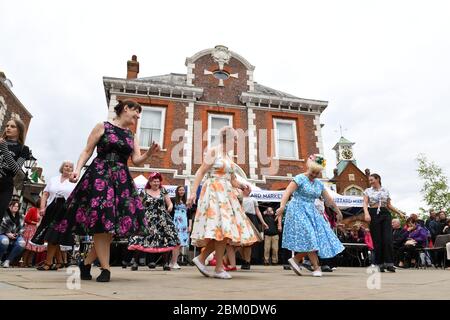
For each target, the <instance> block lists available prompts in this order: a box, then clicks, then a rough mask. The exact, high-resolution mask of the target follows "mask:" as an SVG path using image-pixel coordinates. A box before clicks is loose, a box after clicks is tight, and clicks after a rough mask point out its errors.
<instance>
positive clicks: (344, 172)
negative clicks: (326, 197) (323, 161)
mask: <svg viewBox="0 0 450 320" xmlns="http://www.w3.org/2000/svg"><path fill="white" fill-rule="evenodd" d="M354 144H355V143H354V142H350V141H349V140H347V139H345V138H344V137H341V138H340V139H339V141H338V142H337V143H336V145H335V146H334V147H333V150H334V151H335V152H336V163H337V165H336V169H334V176H333V178H332V179H331V180H330V182H332V183H334V184H335V185H336V192H337V193H339V194H342V195H347V196H362V194H363V192H364V190H365V189H366V188H368V187H369V175H370V170H369V169H366V170H365V171H364V172H362V171H361V170H360V169H359V168H358V166H357V164H356V159H355V157H354V154H353V145H354Z"/></svg>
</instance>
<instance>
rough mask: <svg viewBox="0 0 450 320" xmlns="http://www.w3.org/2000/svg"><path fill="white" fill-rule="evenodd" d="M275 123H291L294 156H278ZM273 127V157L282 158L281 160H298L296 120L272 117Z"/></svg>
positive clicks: (276, 127)
mask: <svg viewBox="0 0 450 320" xmlns="http://www.w3.org/2000/svg"><path fill="white" fill-rule="evenodd" d="M277 123H289V124H291V125H292V128H293V130H294V138H295V150H294V157H280V156H279V152H278V151H279V150H278V126H277ZM273 128H274V131H275V132H274V133H275V141H274V144H275V158H277V159H282V160H299V157H298V137H297V121H295V120H294V119H280V118H273Z"/></svg>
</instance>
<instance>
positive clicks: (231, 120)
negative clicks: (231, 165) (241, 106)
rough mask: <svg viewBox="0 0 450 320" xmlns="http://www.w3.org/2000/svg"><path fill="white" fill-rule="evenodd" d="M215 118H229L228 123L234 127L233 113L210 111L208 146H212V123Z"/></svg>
mask: <svg viewBox="0 0 450 320" xmlns="http://www.w3.org/2000/svg"><path fill="white" fill-rule="evenodd" d="M213 118H221V119H227V120H228V125H229V126H230V127H233V115H231V114H220V113H208V148H209V147H210V146H211V124H212V119H213Z"/></svg>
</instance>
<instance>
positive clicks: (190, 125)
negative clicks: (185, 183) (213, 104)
mask: <svg viewBox="0 0 450 320" xmlns="http://www.w3.org/2000/svg"><path fill="white" fill-rule="evenodd" d="M186 114H187V119H186V121H185V123H186V125H187V130H186V132H185V137H186V142H185V143H184V145H183V150H184V156H183V162H184V163H185V164H186V168H185V169H184V170H183V174H185V175H191V174H192V152H193V147H194V141H193V139H194V103H193V102H189V104H188V106H187V107H186Z"/></svg>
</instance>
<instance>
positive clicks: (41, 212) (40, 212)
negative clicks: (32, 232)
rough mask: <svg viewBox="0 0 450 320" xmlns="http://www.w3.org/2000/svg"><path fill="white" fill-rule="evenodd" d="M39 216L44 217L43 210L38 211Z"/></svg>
mask: <svg viewBox="0 0 450 320" xmlns="http://www.w3.org/2000/svg"><path fill="white" fill-rule="evenodd" d="M39 215H40V216H41V217H43V216H44V215H45V208H42V209H39Z"/></svg>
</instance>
